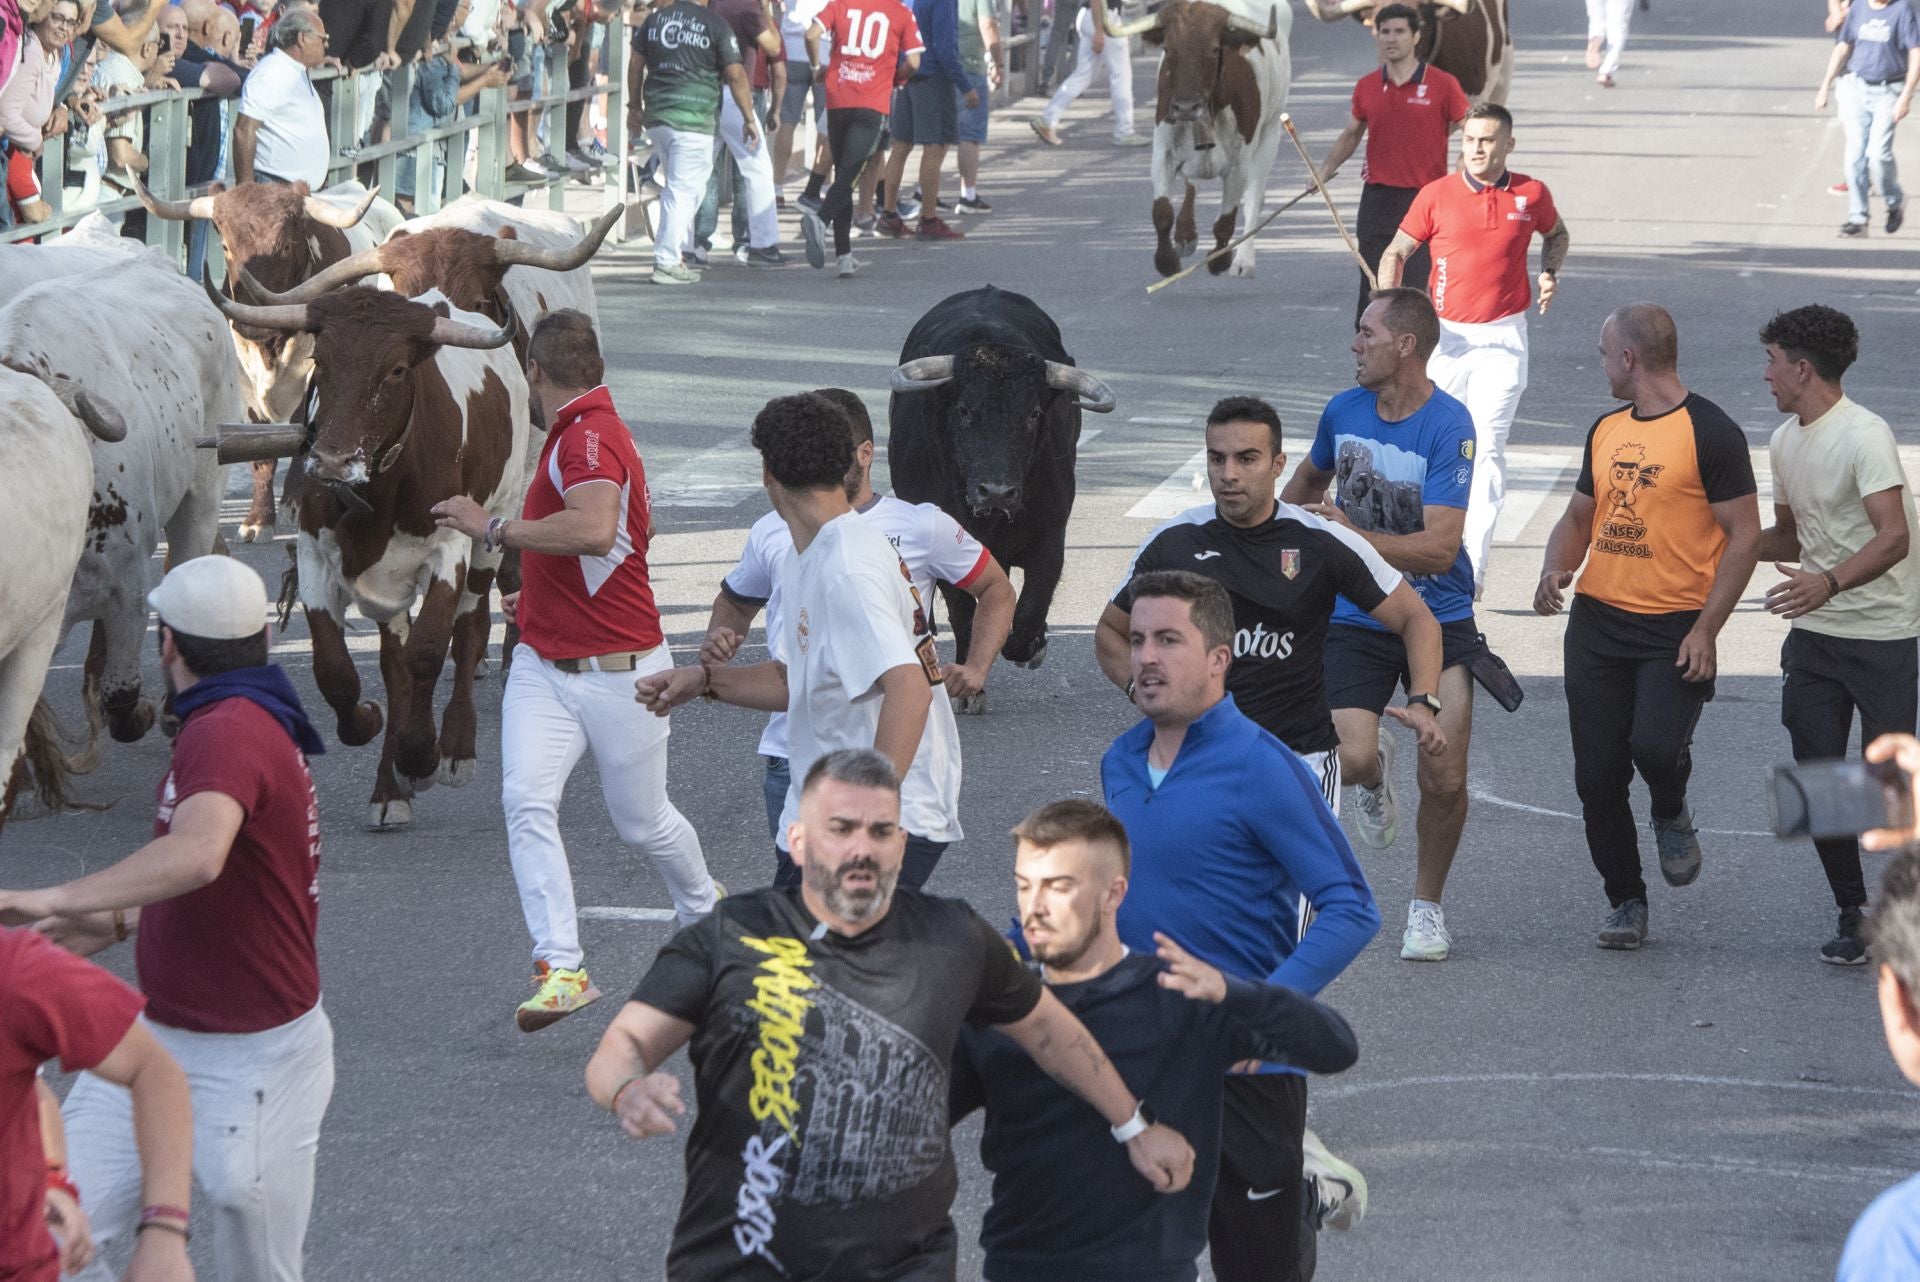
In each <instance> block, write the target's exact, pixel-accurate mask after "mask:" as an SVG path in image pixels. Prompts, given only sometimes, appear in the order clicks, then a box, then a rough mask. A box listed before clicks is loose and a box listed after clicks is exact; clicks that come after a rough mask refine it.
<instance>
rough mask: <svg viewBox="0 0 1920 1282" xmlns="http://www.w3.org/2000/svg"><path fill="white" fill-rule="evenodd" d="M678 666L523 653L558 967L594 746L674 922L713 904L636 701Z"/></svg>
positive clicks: (536, 821)
mask: <svg viewBox="0 0 1920 1282" xmlns="http://www.w3.org/2000/svg"><path fill="white" fill-rule="evenodd" d="M708 155H709V156H711V155H712V153H711V152H709V153H708ZM672 666H673V656H672V655H670V654H669V653H668V652H667V647H665V646H664V645H662V646H656V647H655V648H654V649H652V650H650V651H649V652H648V653H647V654H646V656H645V657H644V658H642V659H641V660H640V663H639V666H637V667H636V668H634V670H633V671H632V672H562V671H560V670H559V669H558V668H556V667H554V666H553V665H552V664H551V663H548V662H547V661H546V660H545V659H542V658H541V657H540V656H539V655H538V654H536V653H534V651H533V649H532V647H530V646H526V645H522V646H518V647H516V648H515V650H514V652H513V670H512V674H511V675H510V676H509V677H508V678H507V692H506V695H505V696H504V697H503V698H502V700H501V704H500V776H501V778H500V807H501V809H502V810H504V811H506V816H507V855H508V858H509V859H511V860H512V862H513V879H514V881H516V882H518V883H519V885H520V910H521V912H522V913H524V914H525V916H526V919H527V933H528V934H530V935H532V936H533V957H534V960H535V961H544V962H546V963H547V964H548V965H550V966H552V967H553V968H554V969H556V970H574V969H576V968H578V967H579V965H580V962H581V959H582V956H583V954H582V953H581V951H580V925H579V922H578V920H577V918H576V916H575V913H574V904H573V873H572V870H571V869H570V868H569V867H568V865H567V848H566V846H565V844H563V843H562V842H561V840H560V794H561V793H562V792H563V791H564V790H565V789H566V786H567V776H568V775H570V774H572V773H573V768H574V766H576V765H577V764H579V761H580V756H581V754H582V753H584V752H586V751H587V749H589V748H591V749H592V750H593V760H594V764H595V765H597V766H598V767H599V768H600V794H601V796H603V797H604V798H606V802H607V813H608V814H609V815H610V816H612V818H613V827H614V831H615V832H616V833H618V834H619V836H620V840H622V841H624V842H626V843H627V844H628V845H632V846H638V847H639V848H640V849H641V850H642V851H644V852H646V854H647V855H648V856H649V857H650V858H651V859H652V860H653V863H654V866H655V867H656V868H658V869H659V870H660V875H661V876H663V877H665V878H666V879H667V890H668V893H670V894H671V895H672V896H673V911H674V919H675V920H676V921H677V922H678V923H679V924H680V925H682V926H686V925H690V924H692V923H693V922H696V921H698V920H700V918H702V917H704V916H706V915H707V914H708V913H710V912H712V911H713V903H714V889H713V878H712V877H710V876H709V875H708V874H707V861H706V860H705V859H704V858H703V857H702V856H701V854H700V838H699V836H698V835H696V834H695V833H694V831H693V825H692V824H690V823H688V822H687V820H686V816H684V815H682V814H681V813H680V812H679V811H678V810H676V809H674V806H673V802H671V801H669V800H668V799H667V735H668V732H669V729H670V723H669V722H668V720H667V718H665V717H656V716H654V715H653V714H652V713H651V712H649V711H647V710H646V709H645V708H644V707H642V706H640V704H638V703H636V702H635V701H634V698H633V683H634V681H635V680H636V679H638V678H640V677H644V676H648V675H650V674H651V673H655V672H665V671H666V670H667V669H669V668H671V667H672Z"/></svg>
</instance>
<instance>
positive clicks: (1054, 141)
mask: <svg viewBox="0 0 1920 1282" xmlns="http://www.w3.org/2000/svg"><path fill="white" fill-rule="evenodd" d="M1074 30H1075V31H1076V32H1077V33H1078V36H1079V43H1078V45H1077V50H1078V52H1077V54H1076V57H1075V61H1074V64H1073V73H1072V74H1071V75H1069V76H1068V77H1067V78H1066V79H1065V80H1064V81H1062V82H1061V84H1060V88H1059V89H1058V90H1057V91H1055V93H1054V95H1053V97H1052V98H1051V99H1049V100H1048V102H1047V105H1046V108H1045V109H1044V110H1043V111H1041V113H1040V115H1039V117H1038V118H1037V119H1035V120H1030V121H1028V122H1027V123H1028V124H1030V125H1032V126H1033V132H1034V133H1035V134H1037V135H1038V136H1039V138H1040V141H1041V142H1044V143H1046V144H1047V145H1048V146H1049V147H1058V146H1059V145H1060V135H1059V133H1058V132H1056V131H1057V130H1058V128H1059V125H1060V118H1061V117H1062V116H1064V115H1066V114H1067V108H1068V107H1071V106H1072V105H1073V103H1074V100H1075V99H1076V98H1078V97H1079V96H1080V95H1081V94H1083V93H1085V92H1086V91H1087V86H1089V85H1091V84H1092V83H1093V68H1094V64H1095V63H1098V64H1099V65H1100V69H1101V72H1102V74H1103V75H1104V76H1105V78H1106V82H1107V97H1108V100H1109V102H1110V103H1111V107H1112V111H1113V145H1114V146H1116V147H1141V146H1145V145H1146V144H1147V143H1149V142H1151V141H1152V139H1150V138H1147V137H1144V136H1142V135H1141V134H1139V133H1137V132H1135V130H1134V127H1133V41H1131V40H1130V39H1128V38H1127V37H1126V36H1110V35H1108V34H1107V3H1106V0H1093V2H1092V3H1091V4H1089V5H1088V6H1087V7H1086V8H1084V9H1082V10H1081V11H1080V16H1079V17H1077V18H1075V19H1074Z"/></svg>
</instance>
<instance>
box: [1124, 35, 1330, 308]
mask: <svg viewBox="0 0 1920 1282" xmlns="http://www.w3.org/2000/svg"><path fill="white" fill-rule="evenodd" d="M1106 13H1107V31H1108V33H1109V34H1111V35H1115V36H1131V35H1138V36H1140V37H1141V38H1142V39H1143V40H1145V41H1146V42H1147V43H1148V44H1151V45H1159V46H1160V47H1161V49H1162V50H1163V52H1162V54H1161V56H1160V71H1159V76H1158V80H1159V99H1158V102H1157V103H1156V105H1155V106H1154V110H1153V230H1154V234H1155V236H1156V237H1157V244H1156V245H1155V247H1154V251H1153V265H1154V267H1156V268H1157V269H1158V270H1159V272H1160V274H1161V275H1162V276H1171V275H1173V274H1174V273H1175V272H1177V271H1179V270H1180V260H1181V259H1182V258H1184V257H1186V256H1187V255H1189V254H1191V253H1193V251H1194V249H1195V247H1196V246H1197V244H1198V243H1199V234H1198V232H1197V231H1195V229H1194V222H1193V196H1194V190H1193V184H1194V183H1195V182H1197V181H1200V180H1203V179H1208V178H1218V179H1219V180H1220V216H1219V217H1218V218H1216V219H1215V220H1214V223H1213V236H1214V242H1213V243H1214V248H1215V249H1219V248H1221V247H1222V246H1224V245H1226V243H1227V242H1228V241H1230V240H1232V239H1233V233H1234V228H1235V226H1236V225H1238V224H1239V223H1241V222H1244V223H1245V225H1246V226H1249V227H1251V226H1253V224H1254V223H1255V222H1256V221H1257V220H1258V219H1259V217H1260V206H1261V205H1262V204H1263V203H1265V201H1266V198H1267V175H1268V173H1269V172H1271V171H1272V169H1273V161H1274V156H1275V155H1276V154H1277V153H1278V151H1279V148H1280V138H1281V126H1280V115H1281V113H1282V112H1283V111H1285V110H1286V106H1287V92H1288V90H1289V89H1290V88H1291V87H1292V83H1293V62H1292V58H1291V55H1290V54H1289V52H1288V48H1287V41H1288V36H1289V34H1290V33H1291V32H1292V30H1293V12H1292V10H1290V9H1288V8H1287V7H1286V6H1285V4H1284V3H1278V2H1276V3H1273V4H1254V3H1252V2H1251V0H1232V2H1231V3H1222V4H1213V3H1209V2H1207V0H1174V2H1173V3H1171V4H1169V5H1167V6H1166V7H1164V8H1162V9H1161V10H1160V11H1159V12H1158V13H1153V14H1148V15H1147V16H1145V17H1142V18H1136V19H1133V20H1131V21H1125V22H1123V21H1120V20H1119V19H1118V18H1117V17H1116V15H1115V8H1114V7H1109V8H1108V9H1107V10H1106ZM1182 189H1184V191H1185V196H1184V199H1183V200H1182V201H1181V204H1180V213H1179V216H1178V218H1176V217H1175V215H1174V210H1173V197H1174V194H1175V192H1177V191H1180V190H1182ZM1229 268H1231V269H1232V271H1233V274H1234V275H1235V276H1251V275H1253V268H1254V249H1253V242H1252V241H1251V240H1249V241H1248V242H1247V243H1246V244H1244V245H1242V246H1240V248H1238V249H1236V250H1234V251H1233V254H1232V256H1231V257H1227V256H1222V257H1220V258H1216V259H1214V260H1213V261H1212V262H1210V263H1208V264H1207V270H1208V271H1210V272H1212V273H1213V274H1214V275H1216V276H1218V275H1219V274H1221V273H1222V272H1224V271H1227V270H1228V269H1229Z"/></svg>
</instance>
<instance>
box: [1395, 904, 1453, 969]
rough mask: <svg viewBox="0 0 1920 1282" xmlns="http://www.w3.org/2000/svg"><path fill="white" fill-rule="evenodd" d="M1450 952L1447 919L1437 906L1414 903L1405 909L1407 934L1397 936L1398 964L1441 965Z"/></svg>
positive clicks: (1451, 945)
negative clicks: (1429, 963) (1434, 963)
mask: <svg viewBox="0 0 1920 1282" xmlns="http://www.w3.org/2000/svg"><path fill="white" fill-rule="evenodd" d="M1452 948H1453V936H1451V935H1449V934H1448V933H1447V915H1446V914H1445V913H1444V912H1442V911H1440V905H1439V904H1430V903H1428V902H1427V901H1426V900H1424V899H1416V900H1414V901H1413V902H1412V903H1410V904H1408V905H1407V931H1406V933H1405V934H1404V935H1402V936H1400V959H1401V960H1402V961H1445V960H1446V959H1447V953H1448V952H1450V951H1451V950H1452Z"/></svg>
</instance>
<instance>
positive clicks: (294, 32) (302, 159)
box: [233, 9, 333, 191]
mask: <svg viewBox="0 0 1920 1282" xmlns="http://www.w3.org/2000/svg"><path fill="white" fill-rule="evenodd" d="M271 43H272V45H273V52H272V53H270V54H268V55H267V56H266V57H265V58H262V59H261V60H260V65H259V66H257V67H255V68H254V69H253V72H252V73H251V74H250V75H248V77H247V83H246V85H245V87H244V88H242V89H241V91H240V113H239V115H238V116H237V117H236V118H235V120H234V126H233V176H234V178H235V179H237V180H238V181H240V182H243V183H250V182H263V183H293V182H304V183H305V184H307V186H308V187H310V188H312V189H313V190H315V191H318V190H320V188H322V187H324V186H326V184H327V161H328V159H329V158H330V157H331V155H332V151H333V147H332V144H331V143H330V142H329V141H328V140H327V113H326V111H325V110H324V109H323V108H322V107H321V105H320V95H319V94H318V93H317V92H315V90H314V87H313V77H312V71H313V69H314V68H315V67H317V66H319V65H320V64H321V63H322V62H323V61H325V59H326V56H327V24H326V23H325V22H323V21H322V20H321V18H320V15H319V13H318V12H316V11H314V10H311V9H296V10H293V11H292V12H289V13H287V14H286V15H285V16H284V17H282V18H281V19H280V20H279V21H278V22H277V23H275V24H274V28H273V35H272V37H271Z"/></svg>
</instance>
